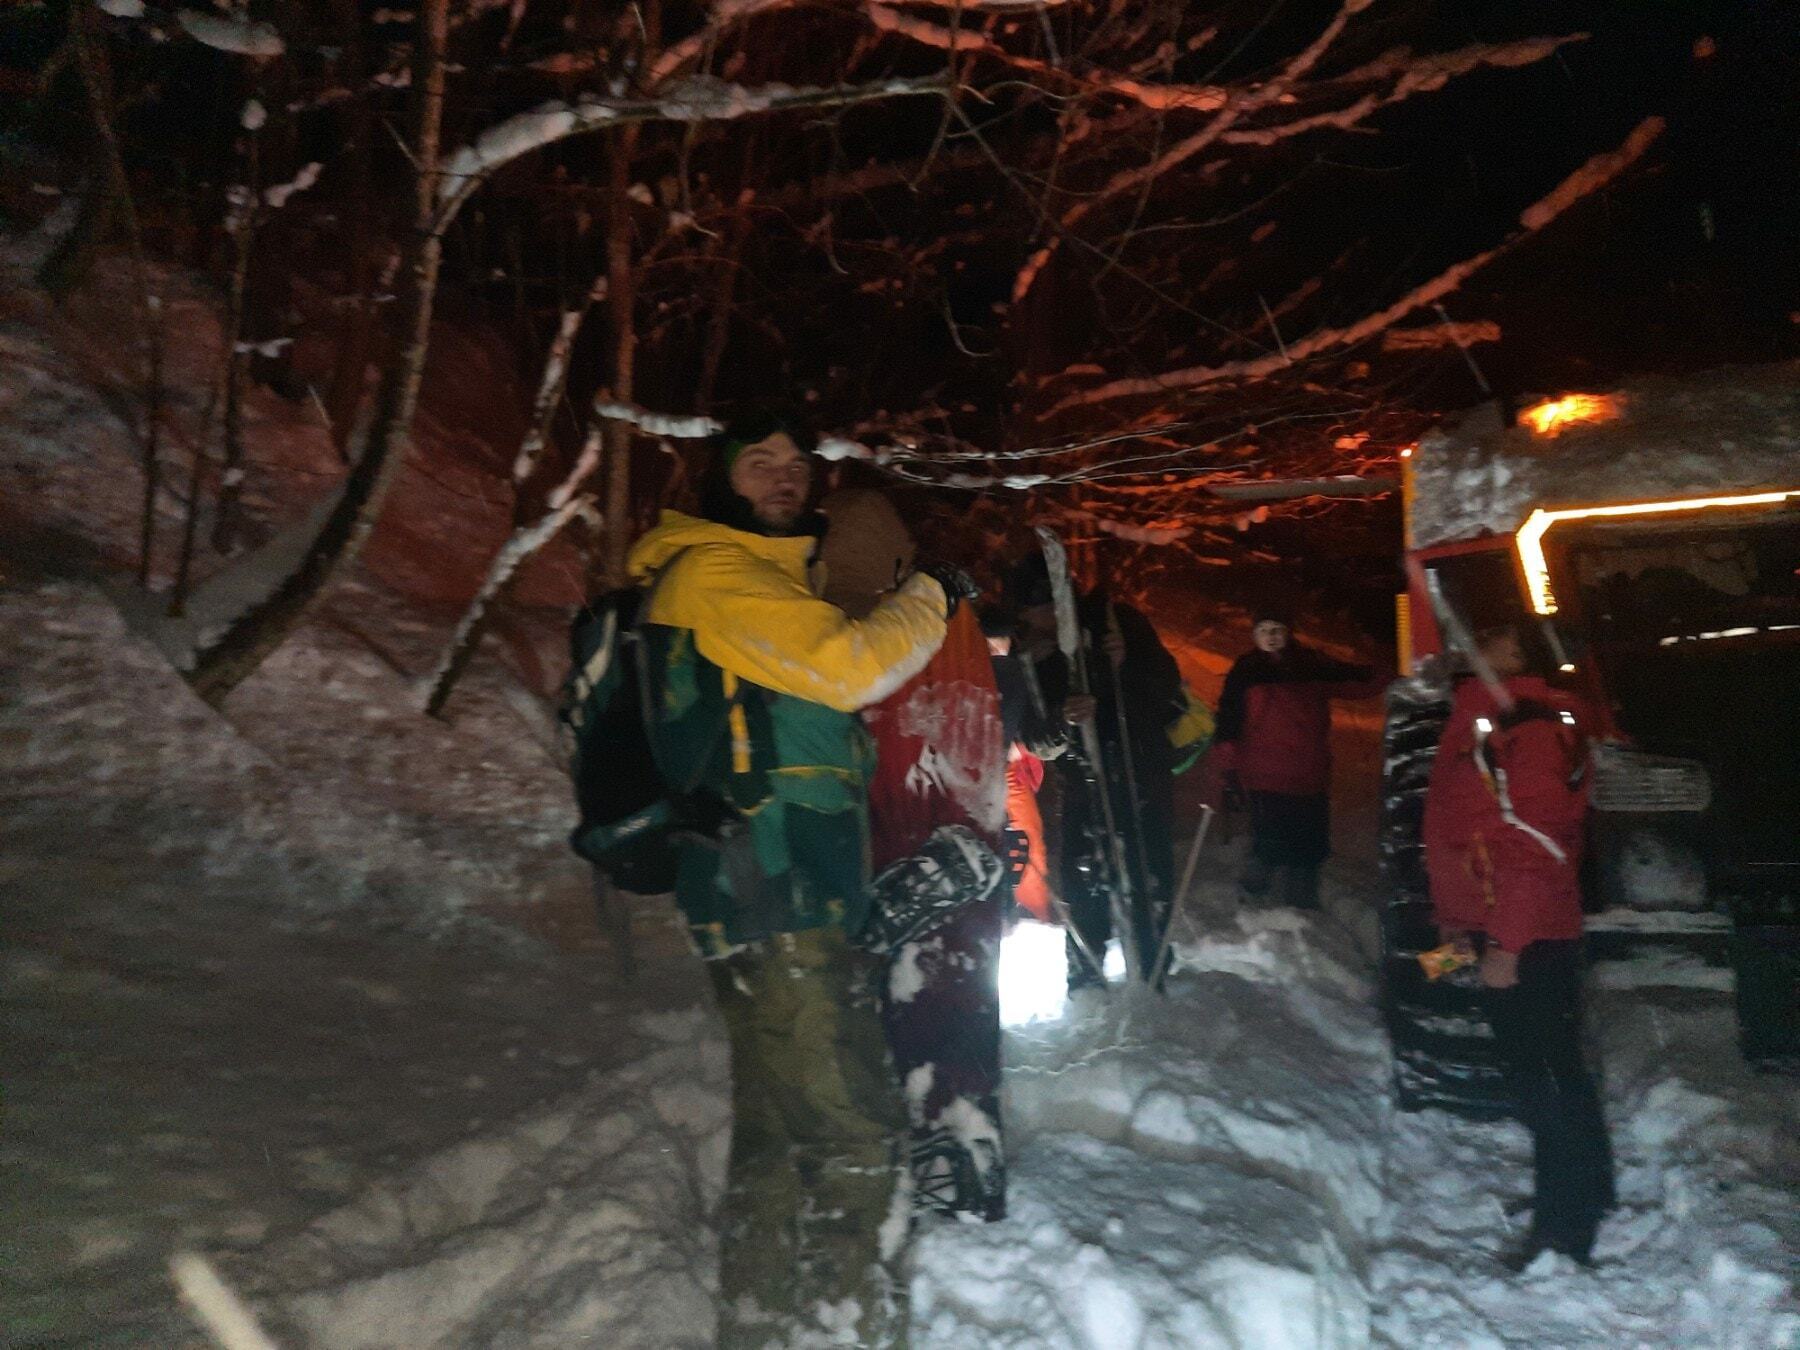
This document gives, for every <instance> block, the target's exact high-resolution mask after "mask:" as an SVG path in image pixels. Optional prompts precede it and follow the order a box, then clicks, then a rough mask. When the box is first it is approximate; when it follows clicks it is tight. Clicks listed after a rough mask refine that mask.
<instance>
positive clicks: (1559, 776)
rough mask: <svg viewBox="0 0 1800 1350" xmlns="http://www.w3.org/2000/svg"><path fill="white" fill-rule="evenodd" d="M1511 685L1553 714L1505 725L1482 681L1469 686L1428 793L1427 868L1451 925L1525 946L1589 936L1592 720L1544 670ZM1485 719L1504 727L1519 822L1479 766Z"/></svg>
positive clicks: (1495, 746)
mask: <svg viewBox="0 0 1800 1350" xmlns="http://www.w3.org/2000/svg"><path fill="white" fill-rule="evenodd" d="M1506 687H1507V690H1508V692H1509V693H1511V694H1512V696H1513V697H1514V698H1515V699H1520V700H1528V701H1530V702H1531V703H1534V704H1538V705H1541V706H1542V707H1544V708H1546V709H1548V710H1550V713H1551V715H1548V716H1541V717H1533V718H1530V719H1528V720H1526V721H1523V722H1520V723H1518V724H1517V725H1515V726H1513V727H1511V728H1508V729H1504V730H1503V729H1501V726H1500V721H1501V713H1500V708H1499V705H1498V704H1497V703H1496V702H1495V700H1494V696H1493V694H1491V693H1490V692H1489V691H1488V690H1487V688H1486V687H1485V686H1484V685H1482V684H1481V682H1480V681H1478V680H1465V681H1464V682H1463V683H1462V684H1461V685H1460V686H1458V688H1457V691H1456V698H1455V701H1454V702H1453V704H1452V706H1451V710H1450V720H1449V721H1448V722H1447V723H1446V724H1445V726H1444V734H1443V738H1442V739H1441V740H1440V741H1439V742H1438V750H1437V757H1436V759H1434V760H1433V761H1432V766H1431V783H1430V786H1429V788H1428V789H1427V790H1426V795H1425V829H1424V838H1425V865H1426V871H1427V872H1428V874H1429V875H1430V879H1431V900H1432V907H1433V909H1434V910H1435V911H1436V914H1437V920H1438V923H1439V924H1440V925H1443V926H1447V927H1451V928H1459V929H1467V930H1470V931H1479V932H1485V933H1486V934H1487V935H1488V936H1489V937H1490V938H1491V939H1493V940H1494V941H1495V942H1496V943H1498V944H1499V945H1500V946H1501V947H1503V948H1505V949H1506V950H1507V951H1511V952H1517V951H1523V950H1524V949H1525V948H1526V947H1527V946H1529V945H1530V944H1531V943H1533V942H1537V941H1540V940H1546V939H1554V938H1576V937H1580V936H1581V882H1580V873H1581V853H1582V844H1583V836H1584V833H1585V826H1586V820H1587V779H1586V776H1585V775H1581V776H1580V778H1579V781H1577V782H1574V783H1571V779H1572V778H1575V777H1576V771H1577V770H1578V768H1579V767H1580V765H1581V762H1582V760H1583V758H1584V757H1585V755H1586V734H1585V728H1586V727H1587V726H1588V725H1589V722H1588V719H1587V718H1586V717H1585V715H1584V713H1583V711H1582V710H1581V708H1580V705H1579V703H1577V702H1576V701H1574V700H1572V699H1571V698H1569V696H1567V695H1566V694H1563V693H1561V692H1559V691H1558V690H1555V689H1552V688H1551V687H1550V685H1549V684H1548V683H1546V682H1545V681H1544V680H1541V679H1539V678H1537V677H1536V676H1529V675H1521V676H1515V677H1513V678H1512V679H1509V680H1508V681H1507V682H1506ZM1478 718H1481V719H1485V720H1486V721H1487V723H1488V724H1489V725H1490V726H1491V727H1492V728H1493V729H1492V730H1491V731H1490V732H1489V733H1488V737H1487V744H1488V755H1489V762H1490V763H1491V764H1492V765H1493V767H1495V768H1496V769H1498V770H1500V771H1501V772H1502V773H1503V774H1504V775H1505V780H1506V781H1505V787H1506V795H1507V798H1508V799H1509V800H1510V802H1511V805H1512V815H1513V818H1514V819H1513V821H1509V820H1507V819H1506V817H1505V814H1504V811H1503V807H1502V802H1501V799H1500V796H1499V793H1498V790H1497V783H1495V782H1490V781H1489V780H1488V779H1487V778H1486V777H1485V776H1484V774H1483V773H1482V771H1481V768H1480V766H1478V765H1477V764H1476V762H1475V758H1474V753H1473V752H1474V748H1475V743H1476V739H1477V732H1478V728H1477V725H1476V719H1478ZM1514 822H1517V823H1514ZM1522 827H1523V828H1522ZM1553 850H1554V851H1553ZM1559 854H1560V856H1558V855H1559Z"/></svg>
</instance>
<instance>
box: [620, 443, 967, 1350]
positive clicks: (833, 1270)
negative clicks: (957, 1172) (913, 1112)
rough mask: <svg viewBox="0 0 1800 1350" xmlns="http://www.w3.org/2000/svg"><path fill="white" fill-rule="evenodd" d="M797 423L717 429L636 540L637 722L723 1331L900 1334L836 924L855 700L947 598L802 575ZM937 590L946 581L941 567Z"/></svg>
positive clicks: (896, 677)
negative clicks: (709, 1026)
mask: <svg viewBox="0 0 1800 1350" xmlns="http://www.w3.org/2000/svg"><path fill="white" fill-rule="evenodd" d="M812 450H813V442H812V440H811V438H810V436H809V435H808V433H807V432H806V431H805V429H804V428H803V427H801V426H799V425H798V424H797V423H795V422H793V421H783V420H778V419H775V418H762V419H755V420H746V421H745V422H742V423H739V424H736V425H734V426H733V427H732V428H730V429H729V430H728V431H727V432H726V434H725V437H724V442H723V446H722V449H721V453H720V455H719V458H718V462H717V463H716V464H715V465H714V466H713V468H712V470H711V471H710V472H709V474H708V476H707V479H706V481H705V485H704V491H703V502H702V511H703V517H702V518H696V517H692V516H685V515H681V514H678V513H675V512H666V513H665V514H664V515H663V518H662V520H661V522H660V523H659V524H658V525H657V527H656V528H655V529H653V530H652V531H650V532H649V533H648V534H646V535H645V536H644V537H643V538H642V539H641V540H639V541H638V543H637V545H636V547H635V548H633V550H632V552H631V558H630V566H631V570H632V575H633V576H634V578H635V579H637V580H638V581H639V582H641V583H642V584H644V585H646V586H648V587H649V588H650V589H649V592H648V594H647V595H646V597H645V602H644V606H643V609H642V618H641V621H640V633H641V634H642V636H643V647H644V653H645V660H646V675H647V684H646V702H647V706H648V708H649V713H650V738H651V745H652V749H653V751H654V752H655V754H656V757H657V763H658V767H659V769H660V770H661V772H662V774H663V776H664V778H665V780H666V781H667V782H668V783H669V784H670V785H671V787H672V788H673V789H674V791H675V792H676V794H677V795H678V796H679V797H681V798H682V799H683V800H684V803H685V809H686V810H687V812H688V813H689V816H690V819H691V820H693V821H694V822H695V828H692V829H690V830H688V831H687V832H686V833H685V834H684V835H683V836H682V842H681V844H680V857H679V863H678V876H677V883H676V898H677V900H678V902H679V903H680V905H681V907H682V909H683V911H684V913H685V915H686V917H687V919H688V922H689V925H690V927H691V929H692V931H693V933H694V936H695V939H696V942H697V944H698V946H699V947H700V950H701V952H702V954H703V955H704V956H706V957H707V958H708V962H709V968H710V971H711V974H712V977H713V986H714V990H715V993H716V994H717V997H718V1003H719V1010H720V1012H721V1014H722V1015H723V1017H724V1020H725V1025H726V1028H727V1030H728V1032H729V1034H730V1038H731V1052H732V1078H733V1106H734V1126H733V1131H732V1148H731V1164H730V1170H729V1175H728V1181H727V1190H726V1197H725V1202H724V1207H723V1212H722V1214H721V1224H720V1229H721V1249H720V1258H719V1260H720V1286H721V1287H720V1324H719V1344H720V1345H721V1346H725V1347H731V1348H732V1350H737V1348H738V1347H764V1346H788V1345H797V1344H813V1343H820V1344H861V1345H870V1346H883V1345H895V1344H901V1343H903V1342H904V1339H905V1319H906V1308H905V1290H904V1288H903V1287H902V1286H901V1285H900V1284H899V1283H898V1282H897V1281H896V1280H895V1279H894V1278H893V1277H892V1275H891V1273H890V1272H891V1259H892V1257H893V1256H894V1255H895V1253H896V1252H897V1249H898V1246H899V1244H900V1241H901V1240H902V1239H903V1238H904V1235H905V1223H906V1216H907V1212H908V1209H907V1206H906V1205H905V1204H904V1197H901V1196H899V1195H897V1189H898V1187H899V1184H900V1174H899V1173H898V1171H897V1170H896V1168H895V1161H896V1154H895V1149H896V1146H897V1144H898V1141H899V1139H900V1137H901V1134H902V1132H903V1131H904V1128H905V1112H904V1108H903V1107H902V1104H901V1100H900V1096H899V1091H898V1085H897V1084H896V1082H895V1081H894V1079H893V1076H892V1074H891V1072H890V1071H889V1069H888V1065H887V1062H886V1058H885V1049H884V1044H883V1038H882V1031H881V1024H880V1020H879V1016H878V1012H877V1008H876V1004H875V1000H874V991H873V989H872V988H871V987H870V986H869V978H870V976H871V975H872V974H873V971H874V964H873V962H872V961H871V960H870V958H868V957H867V956H866V955H865V954H864V953H863V952H861V951H860V950H858V949H857V948H856V947H855V946H854V945H853V942H852V939H853V938H854V937H855V936H856V935H857V934H858V933H859V932H860V931H861V929H862V926H863V924H864V922H865V921H866V919H867V917H868V904H869V900H868V896H867V883H868V879H869V842H868V816H867V785H868V778H869V773H870V770H871V769H872V767H873V751H872V749H871V746H870V743H869V740H868V736H867V733H866V732H865V731H864V730H863V728H862V726H861V724H860V722H859V721H858V720H857V717H856V711H857V710H858V709H860V708H862V707H864V706H866V705H868V704H870V703H874V702H876V701H878V700H879V699H881V698H883V697H885V696H886V695H887V694H889V693H890V692H892V691H893V690H894V689H896V688H898V687H899V686H900V685H902V684H904V683H905V682H906V681H907V680H908V679H910V678H911V677H912V676H913V675H914V674H916V673H917V672H918V671H919V670H920V669H922V668H923V667H924V666H925V664H926V663H927V662H928V661H930V659H931V658H932V656H933V655H934V654H935V653H936V651H937V650H938V648H939V646H940V645H941V644H942V643H943V640H944V633H945V625H946V619H947V617H948V612H949V610H950V609H951V607H952V605H953V604H954V602H955V598H954V597H952V596H950V595H947V594H946V590H945V587H944V585H943V583H941V582H940V581H938V580H936V579H934V578H933V577H931V576H928V575H925V574H924V573H914V574H913V575H911V576H910V577H905V578H901V577H896V578H895V586H894V589H893V590H892V591H891V592H889V593H888V594H887V595H886V596H885V597H884V599H883V600H882V601H881V603H880V604H879V605H877V606H876V608H875V609H874V610H873V611H872V612H871V613H869V614H868V615H867V616H865V617H863V618H861V619H850V618H848V617H847V616H846V615H845V614H844V612H843V611H842V610H840V609H838V608H837V607H836V606H834V605H831V604H827V603H826V602H825V601H824V600H822V599H820V598H819V597H818V595H817V594H816V593H815V590H814V588H813V585H812V580H813V579H812V578H811V577H810V576H809V566H810V564H811V563H812V561H813V555H814V551H815V547H816V545H817V542H818V540H817V529H816V528H815V527H814V526H813V520H812V517H811V516H810V514H809V506H810V503H811V500H812V489H813V477H814V475H813V468H814V464H813V459H814V457H813V454H812V453H811V452H812ZM952 589H955V587H954V586H953V587H952Z"/></svg>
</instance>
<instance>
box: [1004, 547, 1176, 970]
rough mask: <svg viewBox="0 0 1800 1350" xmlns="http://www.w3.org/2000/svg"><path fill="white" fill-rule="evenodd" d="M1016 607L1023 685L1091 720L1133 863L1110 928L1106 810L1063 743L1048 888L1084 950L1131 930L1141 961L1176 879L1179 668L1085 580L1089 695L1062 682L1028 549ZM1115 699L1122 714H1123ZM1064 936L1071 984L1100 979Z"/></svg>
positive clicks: (1048, 604) (1012, 600) (1012, 604)
mask: <svg viewBox="0 0 1800 1350" xmlns="http://www.w3.org/2000/svg"><path fill="white" fill-rule="evenodd" d="M1007 602H1008V607H1009V609H1010V610H1011V612H1012V614H1013V616H1014V623H1015V629H1016V631H1015V636H1014V640H1013V649H1014V651H1015V652H1017V653H1018V655H1019V656H1020V658H1021V659H1022V662H1023V667H1022V669H1023V673H1024V675H1025V677H1026V681H1027V684H1028V685H1030V686H1034V687H1035V689H1036V691H1037V693H1038V695H1039V696H1041V699H1042V704H1043V706H1044V707H1045V708H1047V709H1050V710H1052V713H1053V715H1055V716H1057V717H1058V718H1059V719H1060V720H1062V721H1063V722H1065V723H1067V724H1069V725H1071V726H1072V725H1075V724H1078V723H1080V722H1083V721H1086V720H1088V719H1089V718H1091V719H1093V721H1094V723H1095V726H1096V729H1097V730H1098V732H1099V739H1100V748H1101V756H1102V759H1103V761H1104V763H1103V765H1102V767H1103V769H1104V770H1105V780H1104V782H1105V791H1106V792H1107V794H1108V796H1109V798H1110V800H1111V805H1112V818H1113V821H1114V822H1115V824H1116V826H1117V828H1118V829H1119V830H1120V831H1121V833H1122V836H1123V839H1122V843H1123V845H1124V850H1123V851H1124V855H1125V859H1126V864H1127V866H1128V867H1129V868H1130V871H1131V881H1132V897H1133V904H1134V907H1135V912H1134V913H1133V915H1132V927H1133V930H1134V931H1133V932H1132V933H1130V934H1125V933H1118V934H1115V933H1114V932H1113V915H1112V897H1111V894H1110V881H1109V878H1110V877H1111V876H1112V873H1113V866H1114V865H1113V862H1112V856H1111V854H1110V841H1108V840H1107V839H1105V838H1104V835H1105V826H1104V820H1105V813H1104V811H1103V810H1102V807H1101V805H1100V802H1099V799H1098V795H1097V793H1095V792H1094V791H1092V789H1091V786H1090V784H1089V783H1088V781H1087V776H1088V773H1089V768H1088V766H1087V765H1086V764H1085V763H1084V762H1083V760H1082V757H1081V756H1080V755H1079V754H1078V753H1075V752H1074V751H1073V750H1071V752H1070V753H1066V754H1064V755H1062V756H1061V757H1060V759H1059V760H1058V763H1059V764H1060V765H1061V768H1062V774H1063V786H1064V792H1063V794H1062V798H1063V812H1062V821H1061V826H1062V828H1061V844H1062V847H1061V850H1060V859H1059V866H1058V871H1057V891H1058V893H1059V894H1060V895H1061V897H1062V898H1063V899H1064V900H1065V901H1066V902H1067V904H1068V911H1069V917H1070V919H1071V921H1072V922H1073V924H1074V926H1075V929H1076V932H1077V933H1079V934H1080V936H1081V939H1082V942H1083V943H1084V944H1085V947H1086V951H1087V952H1092V953H1094V954H1095V955H1097V956H1100V957H1102V959H1104V953H1105V951H1106V945H1107V943H1108V941H1110V940H1111V939H1112V938H1113V937H1115V936H1116V937H1118V939H1119V940H1120V942H1121V943H1123V942H1126V941H1135V943H1136V946H1137V956H1138V960H1139V964H1140V966H1141V967H1143V968H1145V969H1147V968H1148V967H1149V966H1150V965H1151V964H1152V963H1153V961H1154V960H1155V956H1156V953H1157V951H1158V949H1159V948H1160V947H1161V944H1162V934H1163V927H1164V925H1165V924H1166V923H1167V921H1168V914H1169V906H1170V904H1171V902H1172V900H1173V897H1174V890H1175V875H1174V873H1175V858H1174V777H1173V775H1174V767H1175V766H1174V748H1173V746H1172V745H1171V744H1170V741H1169V737H1168V727H1169V724H1170V723H1171V722H1172V721H1174V720H1175V718H1177V717H1178V716H1180V714H1181V712H1182V711H1183V708H1184V707H1185V699H1184V696H1183V693H1182V685H1181V670H1180V667H1179V666H1177V665H1176V663H1175V658H1174V657H1173V656H1172V655H1170V653H1169V650H1168V648H1167V647H1165V646H1164V645H1163V643H1162V639H1161V638H1160V637H1158V636H1157V633H1156V629H1155V628H1154V627H1153V626H1152V625H1151V623H1150V621H1149V619H1147V618H1145V617H1144V615H1143V614H1142V613H1140V612H1139V611H1138V610H1137V609H1136V608H1134V607H1133V606H1131V605H1127V604H1124V603H1121V602H1119V601H1116V600H1114V599H1112V598H1111V597H1110V596H1108V595H1107V594H1106V593H1105V592H1104V591H1101V590H1094V591H1090V592H1089V593H1088V594H1086V595H1084V596H1082V597H1081V598H1080V599H1079V600H1078V601H1077V603H1076V617H1077V620H1078V622H1079V624H1080V627H1081V630H1082V640H1083V643H1084V645H1085V647H1086V649H1087V653H1088V655H1087V665H1088V678H1089V681H1090V684H1091V686H1092V689H1093V693H1092V694H1091V695H1077V694H1073V693H1071V692H1070V678H1069V676H1070V671H1069V663H1068V661H1067V659H1066V658H1065V657H1064V656H1063V655H1062V653H1061V652H1060V651H1059V650H1058V648H1057V645H1056V614H1055V605H1054V600H1053V598H1052V593H1051V588H1050V579H1049V572H1048V569H1047V567H1046V565H1045V563H1044V559H1043V555H1042V554H1040V553H1033V554H1032V555H1031V556H1029V557H1028V558H1026V559H1025V560H1024V561H1023V562H1022V563H1020V564H1019V565H1018V566H1017V567H1015V568H1014V569H1013V571H1012V572H1011V574H1010V575H1009V577H1008V579H1007ZM1121 707H1122V708H1123V712H1124V716H1123V717H1121V716H1120V710H1121ZM1067 946H1068V969H1069V987H1070V988H1071V989H1079V988H1082V987H1084V986H1095V985H1099V984H1102V983H1104V976H1103V974H1102V973H1101V972H1100V971H1098V970H1095V969H1094V968H1093V962H1092V961H1090V960H1089V959H1088V957H1087V955H1086V954H1085V953H1084V951H1083V949H1082V945H1081V944H1078V943H1076V942H1075V941H1074V940H1073V939H1071V940H1070V941H1069V943H1068V944H1067Z"/></svg>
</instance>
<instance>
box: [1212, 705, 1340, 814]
mask: <svg viewBox="0 0 1800 1350" xmlns="http://www.w3.org/2000/svg"><path fill="white" fill-rule="evenodd" d="M1336 692H1338V690H1337V688H1336V687H1335V686H1332V685H1328V684H1315V683H1312V682H1311V681H1308V682H1306V683H1299V682H1293V683H1288V682H1281V683H1270V684H1253V685H1251V686H1250V687H1249V688H1248V689H1246V690H1245V691H1244V701H1245V705H1246V706H1245V709H1244V734H1243V736H1242V737H1240V738H1239V740H1238V742H1237V745H1238V752H1237V771H1238V781H1239V782H1241V783H1242V784H1243V785H1244V788H1245V790H1246V791H1249V792H1288V793H1293V794H1294V795H1296V796H1308V795H1311V794H1316V793H1320V792H1327V791H1329V790H1330V788H1331V696H1332V694H1333V693H1336Z"/></svg>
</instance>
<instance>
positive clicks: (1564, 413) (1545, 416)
mask: <svg viewBox="0 0 1800 1350" xmlns="http://www.w3.org/2000/svg"><path fill="white" fill-rule="evenodd" d="M1618 415H1619V400H1618V399H1617V398H1616V397H1614V396H1613V395H1611V394H1564V395H1563V396H1562V397H1561V398H1553V399H1551V400H1549V401H1548V402H1547V403H1540V404H1538V405H1537V406H1536V407H1532V408H1527V409H1525V411H1524V412H1522V413H1520V414H1519V420H1520V421H1521V422H1526V423H1529V424H1530V426H1531V429H1532V430H1533V431H1535V432H1537V434H1538V435H1540V436H1555V435H1559V434H1560V433H1561V432H1562V431H1563V429H1564V428H1565V427H1571V426H1575V425H1577V424H1579V423H1581V422H1607V421H1611V420H1612V419H1613V418H1615V417H1617V416H1618Z"/></svg>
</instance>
